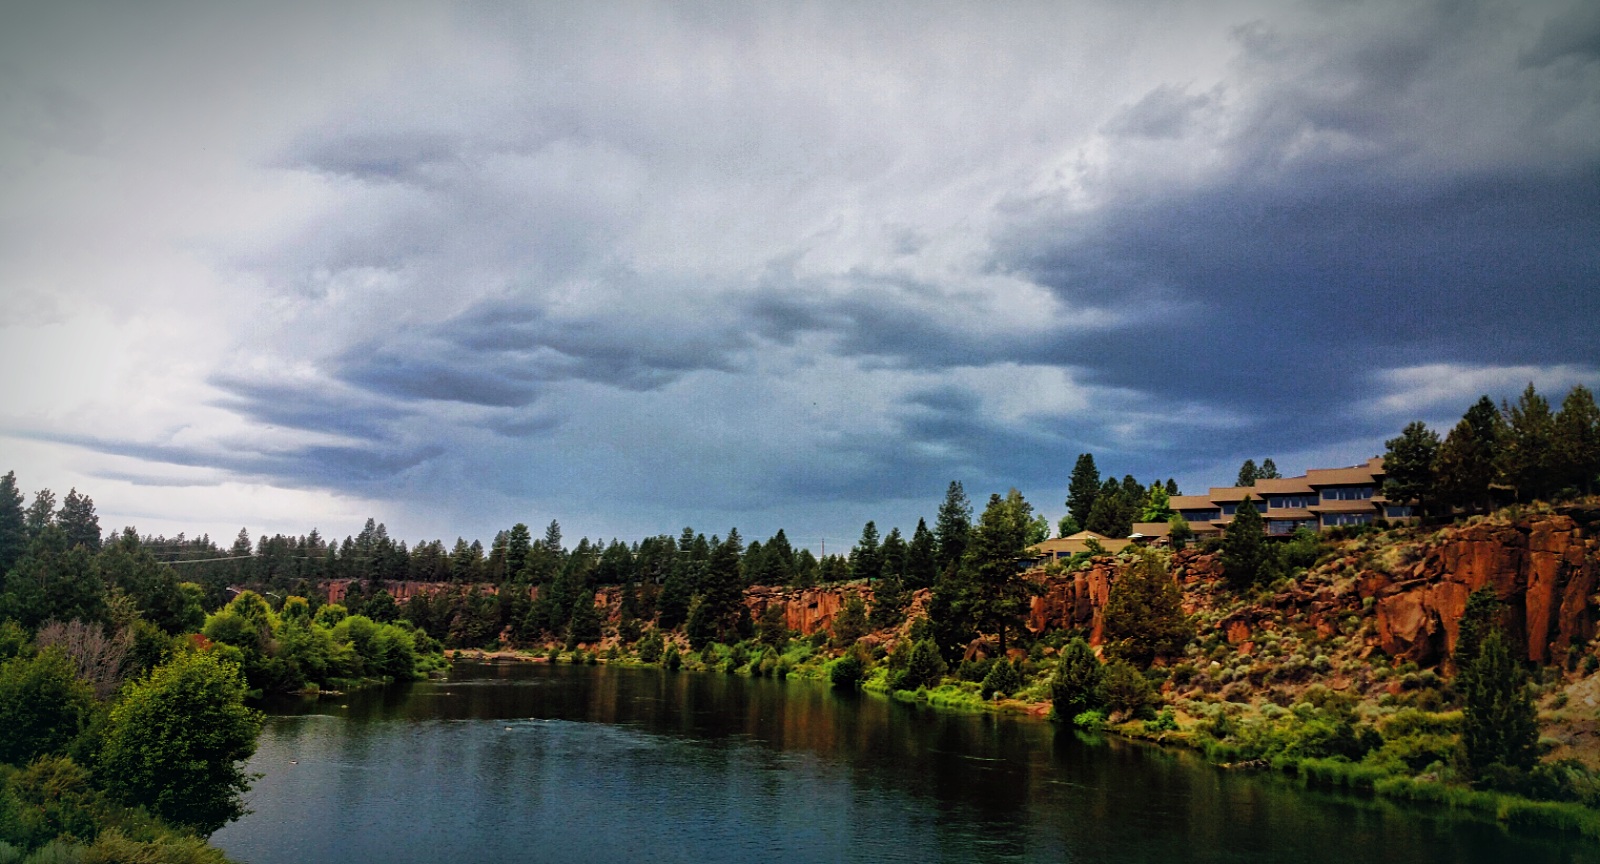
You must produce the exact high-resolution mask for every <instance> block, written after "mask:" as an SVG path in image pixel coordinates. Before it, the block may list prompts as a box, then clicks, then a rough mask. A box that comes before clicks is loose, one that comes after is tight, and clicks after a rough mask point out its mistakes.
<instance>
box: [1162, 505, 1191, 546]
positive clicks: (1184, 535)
mask: <svg viewBox="0 0 1600 864" xmlns="http://www.w3.org/2000/svg"><path fill="white" fill-rule="evenodd" d="M1167 526H1168V528H1167V539H1168V541H1170V542H1171V543H1172V548H1173V549H1186V548H1188V546H1189V544H1190V543H1193V542H1194V529H1193V528H1190V527H1189V521H1188V520H1187V519H1184V518H1183V516H1182V515H1181V514H1178V513H1174V514H1172V516H1171V517H1170V518H1168V519H1167Z"/></svg>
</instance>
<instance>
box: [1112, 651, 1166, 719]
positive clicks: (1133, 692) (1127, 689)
mask: <svg viewBox="0 0 1600 864" xmlns="http://www.w3.org/2000/svg"><path fill="white" fill-rule="evenodd" d="M1103 686H1104V692H1105V706H1106V708H1108V709H1110V710H1111V712H1112V713H1114V714H1121V715H1122V716H1123V717H1126V718H1128V719H1130V720H1142V719H1145V718H1147V717H1151V716H1154V714H1155V711H1154V709H1155V706H1156V705H1158V704H1160V702H1161V697H1160V696H1158V695H1157V694H1156V690H1155V688H1154V687H1152V686H1150V681H1149V680H1148V679H1146V678H1145V677H1144V675H1143V673H1141V672H1140V671H1139V669H1138V668H1137V667H1135V666H1134V665H1133V664H1132V663H1129V662H1127V661H1126V660H1113V661H1111V662H1110V663H1107V664H1106V665H1105V667H1104V678H1103Z"/></svg>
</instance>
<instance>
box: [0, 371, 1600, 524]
mask: <svg viewBox="0 0 1600 864" xmlns="http://www.w3.org/2000/svg"><path fill="white" fill-rule="evenodd" d="M1553 451H1554V452H1553V453H1552V456H1553V457H1554V460H1553V461H1554V466H1555V475H1556V481H1555V482H1556V485H1557V487H1558V488H1561V489H1571V490H1573V491H1574V492H1577V493H1580V494H1591V493H1593V492H1594V491H1595V490H1596V489H1597V488H1600V485H1597V484H1600V408H1597V407H1596V406H1595V401H1594V394H1593V393H1590V392H1589V390H1588V388H1586V387H1583V386H1581V385H1580V386H1577V387H1574V388H1572V390H1571V392H1569V393H1567V398H1565V399H1563V400H1562V401H1561V411H1560V412H1559V413H1557V414H1556V419H1555V442H1554V448H1553ZM3 488H4V487H0V489H3ZM0 500H3V499H0ZM18 500H19V501H20V500H21V499H20V498H19V499H18Z"/></svg>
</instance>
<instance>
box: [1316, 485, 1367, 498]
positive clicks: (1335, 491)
mask: <svg viewBox="0 0 1600 864" xmlns="http://www.w3.org/2000/svg"><path fill="white" fill-rule="evenodd" d="M1375 488H1376V487H1373V486H1329V487H1328V488H1326V489H1323V490H1322V500H1324V501H1365V500H1367V499H1368V498H1371V497H1372V495H1373V492H1374V491H1375Z"/></svg>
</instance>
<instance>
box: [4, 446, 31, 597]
mask: <svg viewBox="0 0 1600 864" xmlns="http://www.w3.org/2000/svg"><path fill="white" fill-rule="evenodd" d="M27 551H28V522H27V514H26V513H25V512H24V511H23V509H22V491H21V490H19V489H18V488H17V472H15V471H7V472H6V474H5V476H4V477H0V576H4V575H5V573H6V571H8V570H10V569H11V568H12V567H13V566H15V565H16V563H17V561H18V560H19V559H21V558H22V556H23V554H25V553H26V552H27Z"/></svg>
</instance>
